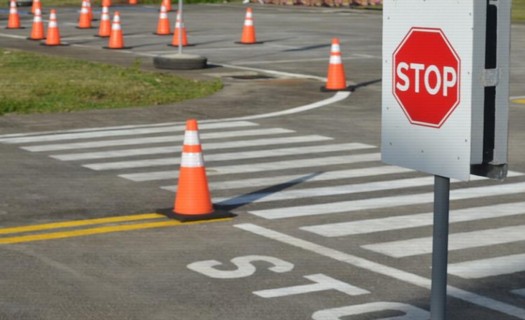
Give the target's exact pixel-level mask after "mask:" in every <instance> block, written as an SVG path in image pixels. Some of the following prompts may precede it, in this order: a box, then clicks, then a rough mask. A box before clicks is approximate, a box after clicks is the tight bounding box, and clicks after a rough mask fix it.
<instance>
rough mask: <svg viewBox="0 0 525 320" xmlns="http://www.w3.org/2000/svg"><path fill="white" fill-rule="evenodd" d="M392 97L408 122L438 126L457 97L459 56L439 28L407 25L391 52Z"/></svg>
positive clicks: (454, 103)
mask: <svg viewBox="0 0 525 320" xmlns="http://www.w3.org/2000/svg"><path fill="white" fill-rule="evenodd" d="M392 61H393V65H392V67H393V70H392V74H393V85H392V90H393V94H394V97H395V98H396V99H397V101H398V103H399V105H400V106H401V108H402V109H403V111H404V112H405V114H406V116H407V117H408V120H409V121H410V123H412V124H417V125H423V126H429V127H436V128H439V127H441V126H442V125H443V123H445V121H446V120H447V118H448V116H450V114H451V113H452V112H453V111H454V109H455V108H456V106H457V105H458V104H459V100H460V63H461V61H460V59H459V56H458V55H457V53H456V52H455V51H454V48H453V47H452V46H451V45H450V43H449V41H448V40H447V37H446V36H445V34H444V33H443V31H442V30H441V29H435V28H418V27H414V28H412V29H410V31H409V32H408V33H407V35H406V36H405V38H404V39H403V40H402V41H401V43H400V44H399V45H398V46H397V48H396V50H395V51H394V53H393V57H392Z"/></svg>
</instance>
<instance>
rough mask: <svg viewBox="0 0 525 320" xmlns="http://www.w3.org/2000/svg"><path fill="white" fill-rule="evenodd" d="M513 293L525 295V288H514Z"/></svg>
mask: <svg viewBox="0 0 525 320" xmlns="http://www.w3.org/2000/svg"><path fill="white" fill-rule="evenodd" d="M512 293H514V294H517V295H520V296H523V297H525V288H523V289H516V290H512Z"/></svg>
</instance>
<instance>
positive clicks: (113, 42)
mask: <svg viewBox="0 0 525 320" xmlns="http://www.w3.org/2000/svg"><path fill="white" fill-rule="evenodd" d="M105 48H106V49H128V47H124V36H123V35H122V27H121V26H120V13H119V12H118V11H115V14H114V15H113V23H112V24H111V33H110V35H109V43H108V46H107V47H105Z"/></svg>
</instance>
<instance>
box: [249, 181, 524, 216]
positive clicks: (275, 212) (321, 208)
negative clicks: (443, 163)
mask: <svg viewBox="0 0 525 320" xmlns="http://www.w3.org/2000/svg"><path fill="white" fill-rule="evenodd" d="M523 192H525V182H521V183H513V184H506V185H496V186H494V185H492V186H486V187H474V188H465V189H457V190H452V192H451V195H450V200H452V201H453V200H461V199H475V198H482V197H490V196H498V195H505V194H516V193H523ZM433 199H434V194H433V193H432V192H429V193H419V194H410V195H402V196H391V197H383V198H371V199H362V200H353V201H342V202H332V203H323V204H312V205H307V206H297V207H291V208H290V207H284V208H276V209H266V210H254V211H250V213H251V214H254V215H256V216H259V217H263V218H266V219H284V218H293V217H304V216H314V215H324V214H333V213H342V212H355V211H361V210H369V209H380V208H390V207H398V206H407V205H414V204H423V203H431V202H432V201H433Z"/></svg>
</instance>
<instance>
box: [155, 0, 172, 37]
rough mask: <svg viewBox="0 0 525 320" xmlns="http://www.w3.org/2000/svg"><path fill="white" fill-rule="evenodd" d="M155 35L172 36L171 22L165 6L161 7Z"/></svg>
mask: <svg viewBox="0 0 525 320" xmlns="http://www.w3.org/2000/svg"><path fill="white" fill-rule="evenodd" d="M155 34H156V35H159V36H165V35H169V34H171V30H170V20H169V19H168V13H167V11H166V7H165V6H164V5H162V6H160V14H159V22H158V23H157V32H155Z"/></svg>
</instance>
